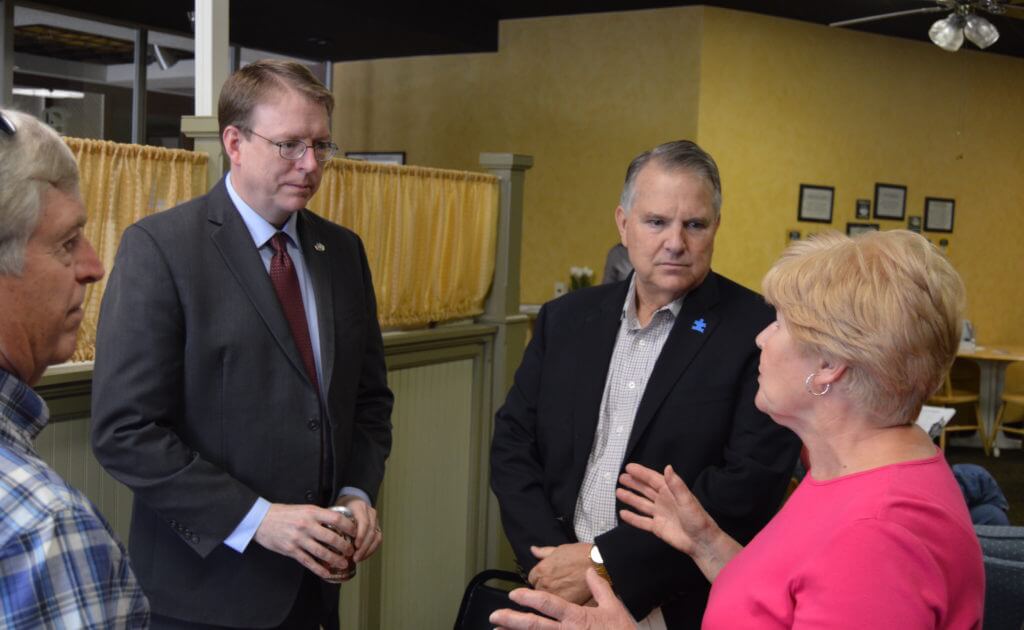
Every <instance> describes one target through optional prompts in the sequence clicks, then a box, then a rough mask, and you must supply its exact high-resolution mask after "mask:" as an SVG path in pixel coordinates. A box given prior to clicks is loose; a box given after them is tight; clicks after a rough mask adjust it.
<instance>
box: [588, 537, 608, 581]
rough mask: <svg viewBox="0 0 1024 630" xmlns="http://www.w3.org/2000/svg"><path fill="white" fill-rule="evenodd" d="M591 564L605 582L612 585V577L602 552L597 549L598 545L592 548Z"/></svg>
mask: <svg viewBox="0 0 1024 630" xmlns="http://www.w3.org/2000/svg"><path fill="white" fill-rule="evenodd" d="M590 564H591V565H592V566H593V567H594V571H597V574H598V575H600V576H601V577H602V578H603V579H604V581H605V582H608V584H611V583H612V576H610V575H608V569H606V568H605V566H604V558H602V557H601V550H600V549H598V548H597V545H591V546H590Z"/></svg>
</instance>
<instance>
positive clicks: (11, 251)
mask: <svg viewBox="0 0 1024 630" xmlns="http://www.w3.org/2000/svg"><path fill="white" fill-rule="evenodd" d="M0 114H3V115H4V116H5V117H6V118H7V120H9V121H10V122H11V123H12V124H13V126H14V128H15V129H16V131H15V133H14V134H13V135H11V134H9V133H8V132H6V131H4V130H3V129H0V275H19V274H21V271H22V268H23V267H24V264H25V244H26V243H28V239H29V237H31V236H32V233H33V232H34V231H35V229H36V225H37V224H38V223H39V215H40V212H41V210H42V201H43V193H45V192H46V191H47V190H48V189H49V188H50V187H51V186H52V187H54V188H56V189H57V190H60V191H61V192H64V193H67V194H69V195H76V196H77V195H78V194H79V192H78V163H77V162H75V156H74V155H72V153H71V149H69V148H68V146H67V145H66V144H64V141H63V140H61V139H60V136H58V135H57V132H55V131H54V130H53V129H51V128H50V127H48V126H47V125H45V124H44V123H42V122H41V121H39V120H38V119H36V118H34V117H33V116H30V115H28V114H25V113H22V112H19V111H16V110H11V109H3V110H0Z"/></svg>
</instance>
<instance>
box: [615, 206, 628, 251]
mask: <svg viewBox="0 0 1024 630" xmlns="http://www.w3.org/2000/svg"><path fill="white" fill-rule="evenodd" d="M628 218H629V216H628V215H627V214H626V211H625V210H624V209H623V208H622V206H619V207H618V208H615V227H617V228H619V240H620V241H622V246H623V247H625V248H626V249H629V243H627V242H626V220H627V219H628Z"/></svg>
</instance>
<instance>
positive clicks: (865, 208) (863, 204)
mask: <svg viewBox="0 0 1024 630" xmlns="http://www.w3.org/2000/svg"><path fill="white" fill-rule="evenodd" d="M870 218H871V200H870V199H858V200H857V220H858V221H866V220H868V219H870Z"/></svg>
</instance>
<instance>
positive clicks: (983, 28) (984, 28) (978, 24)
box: [933, 13, 999, 48]
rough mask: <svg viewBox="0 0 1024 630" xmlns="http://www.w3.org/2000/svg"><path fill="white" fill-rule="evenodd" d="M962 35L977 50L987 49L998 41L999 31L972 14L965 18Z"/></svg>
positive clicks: (990, 23) (983, 19)
mask: <svg viewBox="0 0 1024 630" xmlns="http://www.w3.org/2000/svg"><path fill="white" fill-rule="evenodd" d="M964 35H966V36H967V39H969V40H971V41H972V42H974V45H975V46H977V47H978V48H988V47H989V46H991V45H992V44H994V43H996V41H997V40H998V39H999V31H997V30H996V27H995V26H993V25H992V22H989V21H988V20H986V19H985V18H983V17H979V16H977V15H974V14H973V13H972V14H971V15H968V16H967V25H966V26H964ZM933 41H934V40H933Z"/></svg>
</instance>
